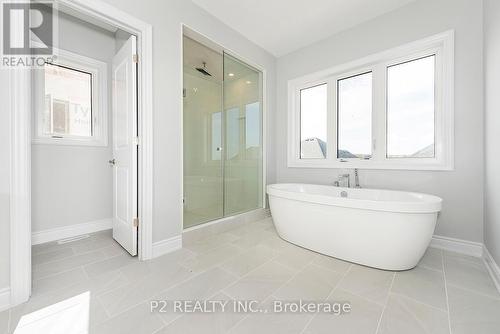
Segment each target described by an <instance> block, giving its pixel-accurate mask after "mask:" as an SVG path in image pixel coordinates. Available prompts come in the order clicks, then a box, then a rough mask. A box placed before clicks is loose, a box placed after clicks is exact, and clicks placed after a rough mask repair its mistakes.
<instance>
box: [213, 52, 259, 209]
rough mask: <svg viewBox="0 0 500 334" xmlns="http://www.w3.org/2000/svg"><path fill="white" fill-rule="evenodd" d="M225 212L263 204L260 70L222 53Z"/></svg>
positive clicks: (254, 207) (257, 206) (252, 207)
mask: <svg viewBox="0 0 500 334" xmlns="http://www.w3.org/2000/svg"><path fill="white" fill-rule="evenodd" d="M223 57H224V60H223V64H224V81H223V94H222V95H223V101H224V102H223V107H224V129H223V143H224V150H223V152H224V161H223V175H224V177H223V182H224V216H231V215H234V214H237V213H241V212H246V211H250V210H253V209H257V208H261V207H262V206H263V189H262V187H263V159H262V156H263V152H262V73H261V72H260V71H258V70H256V69H254V68H252V67H250V66H248V65H246V64H244V63H243V62H241V61H239V60H238V59H236V58H234V57H232V56H230V55H228V54H227V53H224V55H223Z"/></svg>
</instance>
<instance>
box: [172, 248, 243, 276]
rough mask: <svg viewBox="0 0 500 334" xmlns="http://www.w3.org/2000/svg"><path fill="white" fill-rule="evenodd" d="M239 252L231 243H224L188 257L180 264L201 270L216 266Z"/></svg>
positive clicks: (190, 268)
mask: <svg viewBox="0 0 500 334" xmlns="http://www.w3.org/2000/svg"><path fill="white" fill-rule="evenodd" d="M239 253H241V249H240V248H238V247H236V246H233V245H224V246H221V247H218V248H216V249H214V250H211V251H209V252H207V253H204V254H200V255H198V256H195V257H192V258H189V259H187V260H185V261H182V262H181V265H183V266H184V267H186V268H187V269H189V270H190V271H192V272H202V271H205V270H207V269H210V268H212V267H215V266H218V265H220V264H222V263H224V262H226V261H227V260H229V259H231V258H233V257H235V256H236V255H238V254H239Z"/></svg>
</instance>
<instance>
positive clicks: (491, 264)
mask: <svg viewBox="0 0 500 334" xmlns="http://www.w3.org/2000/svg"><path fill="white" fill-rule="evenodd" d="M483 261H484V264H485V265H486V269H488V271H489V273H490V276H491V279H492V280H493V282H494V283H495V286H496V287H497V290H498V292H500V267H499V266H498V264H497V263H496V262H495V259H494V258H493V256H491V253H490V252H489V251H488V248H486V246H483Z"/></svg>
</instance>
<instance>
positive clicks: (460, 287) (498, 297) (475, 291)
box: [448, 283, 500, 300]
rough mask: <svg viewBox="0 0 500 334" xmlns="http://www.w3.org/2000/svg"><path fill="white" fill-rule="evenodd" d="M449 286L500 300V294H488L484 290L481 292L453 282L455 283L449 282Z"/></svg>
mask: <svg viewBox="0 0 500 334" xmlns="http://www.w3.org/2000/svg"><path fill="white" fill-rule="evenodd" d="M448 285H449V286H452V287H454V288H457V289H460V290H464V291H467V292H470V293H473V294H475V295H479V296H481V297H484V298H489V299H493V300H500V295H499V296H497V297H495V296H493V295H488V294H486V293H483V292H479V291H477V290H472V289H470V288H466V287H463V286H461V285H457V284H453V283H448Z"/></svg>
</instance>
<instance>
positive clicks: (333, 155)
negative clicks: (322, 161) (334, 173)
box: [326, 77, 338, 162]
mask: <svg viewBox="0 0 500 334" xmlns="http://www.w3.org/2000/svg"><path fill="white" fill-rule="evenodd" d="M327 87H328V96H327V101H328V102H327V103H328V104H327V106H328V107H327V108H328V109H327V122H328V123H327V124H328V128H327V139H328V146H327V156H326V157H327V160H328V161H329V162H335V161H337V150H338V133H337V129H338V128H337V79H336V78H334V77H332V78H329V79H328V81H327Z"/></svg>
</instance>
